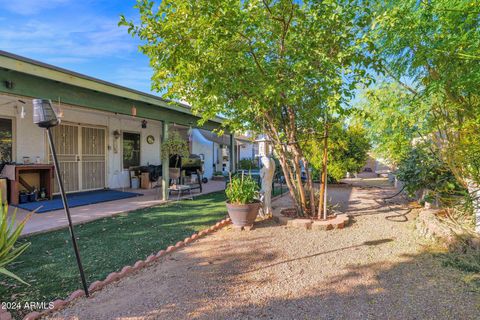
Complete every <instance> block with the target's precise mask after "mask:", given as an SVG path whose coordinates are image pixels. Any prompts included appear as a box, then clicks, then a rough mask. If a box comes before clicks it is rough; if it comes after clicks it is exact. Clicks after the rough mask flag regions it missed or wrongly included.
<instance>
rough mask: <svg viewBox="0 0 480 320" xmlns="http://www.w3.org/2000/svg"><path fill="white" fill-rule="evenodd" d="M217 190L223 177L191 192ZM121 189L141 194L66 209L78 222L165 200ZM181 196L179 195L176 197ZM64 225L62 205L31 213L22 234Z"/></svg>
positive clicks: (146, 191)
mask: <svg viewBox="0 0 480 320" xmlns="http://www.w3.org/2000/svg"><path fill="white" fill-rule="evenodd" d="M119 190H121V189H119ZM221 190H225V182H224V181H209V182H208V183H206V184H203V192H202V193H199V192H198V191H197V192H195V191H194V192H193V196H194V197H196V196H198V195H203V194H208V193H212V192H216V191H221ZM122 191H128V192H136V193H141V194H143V196H141V197H135V198H128V199H122V200H116V201H108V202H102V203H96V204H91V205H86V206H81V207H76V208H71V209H70V213H71V215H72V220H73V223H74V224H81V223H85V222H89V221H93V220H97V219H101V218H105V217H110V216H113V215H116V214H120V213H122V212H128V211H132V210H136V209H141V208H147V207H151V206H155V205H159V204H162V203H165V201H163V200H161V199H158V195H157V190H156V189H124V190H122ZM185 197H188V195H185ZM182 198H183V197H181V198H180V199H182ZM173 199H174V200H176V196H174V197H173ZM13 210H14V208H13V207H10V212H13ZM29 213H30V212H29V211H26V210H23V209H17V217H16V221H21V220H22V219H24V218H25V217H26V216H27V215H28V214H29ZM67 226H68V221H67V217H66V215H65V212H64V211H63V209H62V210H55V211H50V212H45V213H40V214H33V215H32V217H31V218H30V220H29V221H28V222H27V224H26V225H25V228H24V229H23V232H22V236H25V235H32V234H35V233H42V232H47V231H52V230H57V229H62V228H65V227H67Z"/></svg>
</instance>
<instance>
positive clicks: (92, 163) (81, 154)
mask: <svg viewBox="0 0 480 320" xmlns="http://www.w3.org/2000/svg"><path fill="white" fill-rule="evenodd" d="M52 133H53V140H54V143H55V148H56V151H57V156H58V161H59V164H60V174H61V176H62V178H63V184H64V186H65V191H67V192H74V191H85V190H94V189H102V188H104V187H105V172H106V170H105V165H106V159H105V158H106V152H105V149H106V148H105V147H106V143H105V129H104V128H97V127H87V126H79V125H69V124H62V125H59V126H56V127H53V128H52ZM49 160H50V163H52V162H53V161H52V157H51V155H50V156H49ZM54 191H55V192H56V193H57V192H59V188H58V185H57V181H56V180H55V187H54Z"/></svg>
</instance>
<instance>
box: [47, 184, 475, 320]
mask: <svg viewBox="0 0 480 320" xmlns="http://www.w3.org/2000/svg"><path fill="white" fill-rule="evenodd" d="M379 183H380V185H378V183H377V182H373V183H371V181H370V182H369V183H365V182H364V181H363V182H362V181H360V180H358V181H356V182H355V185H356V186H355V187H354V188H349V187H345V186H343V187H338V188H334V187H332V188H330V195H331V196H332V200H333V201H335V199H338V200H340V201H341V203H339V204H340V206H341V207H342V208H343V210H345V211H348V212H350V213H351V214H352V215H353V222H352V223H351V225H350V226H348V227H346V228H345V229H342V230H331V231H318V230H300V229H297V230H296V229H291V228H286V227H284V226H279V225H277V224H275V223H274V222H273V221H265V222H260V223H257V225H256V229H254V230H253V231H249V232H247V231H243V232H238V231H234V230H232V228H231V227H227V228H225V229H222V230H220V231H218V232H216V233H214V234H212V235H209V236H207V237H206V238H203V239H200V240H199V241H197V242H194V243H193V244H192V245H188V246H187V247H184V248H183V249H180V250H179V251H176V252H174V253H173V254H171V255H168V256H165V257H164V258H162V259H160V260H157V261H156V262H155V263H154V264H153V265H151V266H149V267H147V268H145V269H142V270H140V271H139V272H137V273H135V274H133V275H132V276H130V277H128V278H126V279H123V280H121V281H119V282H117V283H114V284H111V285H109V286H107V287H106V288H104V289H103V290H101V291H99V292H96V293H94V294H93V296H92V297H91V298H90V299H80V300H78V301H77V302H75V303H74V304H73V305H71V306H69V307H68V308H67V309H65V310H62V311H60V312H58V313H55V314H53V315H51V316H50V319H79V320H80V319H81V320H84V319H85V320H86V319H89V320H94V319H102V320H105V319H125V320H126V319H128V320H134V319H349V320H350V319H361V320H364V319H412V320H413V319H478V315H479V314H480V310H479V307H480V306H479V304H478V302H479V301H480V293H478V292H472V291H471V290H469V288H468V287H467V286H466V285H465V284H464V283H463V282H462V281H461V274H459V273H458V272H457V271H456V270H454V269H447V268H445V267H443V266H441V265H440V263H439V261H437V260H435V259H434V258H433V257H432V256H431V255H430V254H429V253H427V252H425V251H424V250H423V249H422V246H421V244H420V241H419V239H417V238H416V236H415V232H414V230H413V220H414V218H415V215H414V211H412V210H411V209H409V208H408V207H407V206H406V205H405V204H404V203H403V202H402V201H397V200H395V201H391V202H384V201H383V200H381V198H382V197H386V196H387V195H391V194H393V193H394V192H395V190H394V189H393V188H390V187H388V186H386V184H384V183H383V182H381V181H380V182H379ZM288 201H289V200H288V196H284V197H282V198H280V199H278V200H277V201H276V202H275V203H274V205H275V207H276V210H278V209H279V208H280V207H282V206H284V205H288ZM159 249H160V248H159Z"/></svg>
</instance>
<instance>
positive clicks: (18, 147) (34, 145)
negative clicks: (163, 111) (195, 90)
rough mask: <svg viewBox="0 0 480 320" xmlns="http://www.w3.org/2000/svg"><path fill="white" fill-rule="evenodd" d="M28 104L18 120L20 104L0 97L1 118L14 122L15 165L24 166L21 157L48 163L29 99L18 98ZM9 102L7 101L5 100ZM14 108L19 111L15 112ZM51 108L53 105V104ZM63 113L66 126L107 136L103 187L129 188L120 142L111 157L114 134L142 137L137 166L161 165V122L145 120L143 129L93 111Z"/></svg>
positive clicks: (121, 117)
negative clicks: (101, 129)
mask: <svg viewBox="0 0 480 320" xmlns="http://www.w3.org/2000/svg"><path fill="white" fill-rule="evenodd" d="M18 98H19V99H22V100H23V101H25V102H27V104H25V105H23V106H24V108H25V111H26V115H25V118H24V119H21V118H20V115H19V113H20V109H21V106H22V104H20V103H14V102H12V103H9V104H4V105H2V104H3V102H4V101H8V100H13V101H16V99H17V97H6V96H3V97H0V117H7V118H13V119H14V120H13V127H14V138H13V140H14V141H13V154H14V157H13V161H16V162H18V163H22V162H23V157H24V156H28V157H30V159H31V161H32V162H33V161H35V159H36V157H37V156H38V157H40V161H41V162H42V163H46V162H47V155H48V149H47V148H48V144H47V140H46V134H45V131H44V130H43V129H40V128H39V127H37V126H36V125H35V124H33V120H32V119H33V115H32V113H33V111H32V109H33V108H32V104H31V99H29V98H23V97H18ZM5 99H8V100H5ZM15 105H17V106H18V109H15ZM54 105H56V104H55V103H54ZM61 109H62V110H63V113H64V115H63V118H62V121H63V122H65V123H69V124H80V125H86V126H89V125H90V126H100V127H104V128H105V129H106V136H107V142H106V144H107V151H106V152H107V153H106V163H107V166H106V175H107V176H106V184H107V186H106V187H110V188H120V187H122V184H123V186H124V187H127V186H128V184H129V180H128V172H123V171H124V170H123V163H122V139H121V137H120V139H118V142H117V145H118V152H117V153H114V150H113V149H114V148H113V144H114V137H113V131H115V130H119V131H120V132H122V131H128V132H137V133H140V134H141V140H140V141H141V143H140V164H141V165H147V164H154V165H159V164H161V157H160V140H161V139H160V135H161V125H162V124H161V122H159V121H153V120H147V128H146V129H142V127H141V122H142V120H143V119H141V118H133V117H129V116H125V115H116V114H113V113H105V112H100V111H95V110H91V109H87V108H81V107H73V106H66V105H63V104H62V106H61ZM148 135H152V136H154V137H155V142H154V143H153V144H148V143H147V142H146V137H147V136H148Z"/></svg>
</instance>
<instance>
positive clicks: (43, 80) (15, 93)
mask: <svg viewBox="0 0 480 320" xmlns="http://www.w3.org/2000/svg"><path fill="white" fill-rule="evenodd" d="M32 98H46V99H51V100H52V102H53V104H54V106H55V107H59V108H60V110H61V113H62V114H63V117H62V123H61V125H59V126H57V127H55V128H54V129H53V135H54V139H55V142H56V146H57V152H58V155H59V160H60V163H61V167H62V168H61V169H62V175H63V176H64V181H65V187H66V190H67V191H69V192H74V191H85V190H92V189H101V188H105V187H109V188H118V187H123V186H128V184H129V173H128V168H129V167H134V166H141V165H148V164H152V165H159V164H161V154H160V144H161V141H162V132H163V131H165V130H172V129H176V127H178V126H183V127H184V128H189V127H190V126H191V125H192V124H196V123H197V120H198V118H197V117H196V116H194V115H193V114H192V112H191V110H190V108H189V107H188V106H186V105H184V104H179V103H174V102H171V101H167V100H164V99H162V98H160V97H157V96H154V95H150V94H147V93H143V92H139V91H135V90H132V89H129V88H125V87H122V86H118V85H115V84H112V83H108V82H105V81H102V80H98V79H95V78H91V77H88V76H85V75H82V74H78V73H75V72H71V71H68V70H65V69H61V68H57V67H54V66H51V65H47V64H44V63H41V62H38V61H34V60H30V59H26V58H23V57H19V56H16V55H13V54H10V53H7V52H4V51H0V133H1V136H0V139H1V140H0V141H1V148H0V156H1V159H0V162H3V163H5V162H17V163H23V162H24V160H25V161H28V160H30V161H31V162H40V163H49V162H50V156H49V148H48V144H47V141H46V137H45V131H44V130H42V129H40V128H38V127H37V126H36V125H34V124H33V122H32ZM221 122H222V121H221V119H219V118H217V119H212V120H211V121H208V122H207V123H206V124H205V125H204V127H203V128H202V130H200V129H194V130H192V131H193V134H192V137H193V138H192V153H199V154H203V155H204V159H205V160H204V161H205V173H206V176H208V177H211V175H212V174H213V170H217V169H218V166H217V162H218V159H217V158H216V157H218V153H219V152H218V151H216V150H217V149H219V147H220V146H219V145H218V146H215V145H213V146H212V143H210V142H211V141H210V142H208V139H206V138H205V137H203V138H202V137H201V136H200V135H199V131H202V132H203V131H205V132H209V131H208V130H213V129H216V128H218V127H219V126H220V125H221ZM222 139H223V140H222V142H224V146H225V145H229V144H230V143H231V141H232V140H231V139H230V136H229V135H226V136H225V137H223V138H222ZM213 144H214V143H213ZM210 148H211V149H210ZM210 150H211V152H210ZM227 154H230V153H229V152H227ZM227 160H228V159H227ZM221 165H222V166H223V167H224V168H225V169H226V170H229V166H228V165H227V166H225V165H224V163H222V164H221ZM214 168H215V169H214ZM31 179H35V177H31Z"/></svg>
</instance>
